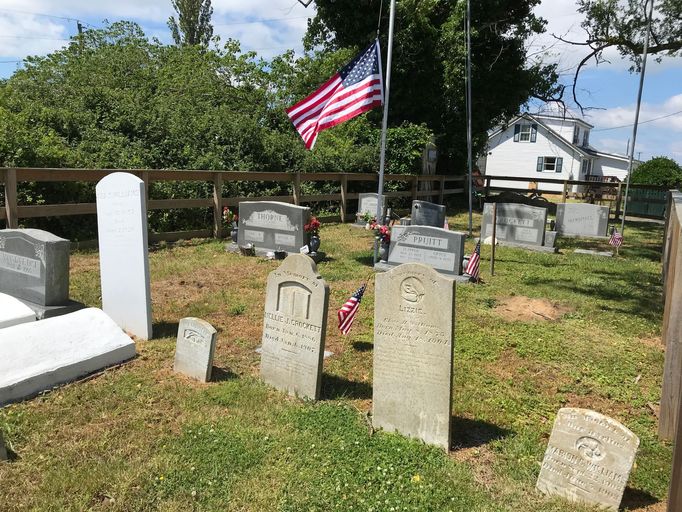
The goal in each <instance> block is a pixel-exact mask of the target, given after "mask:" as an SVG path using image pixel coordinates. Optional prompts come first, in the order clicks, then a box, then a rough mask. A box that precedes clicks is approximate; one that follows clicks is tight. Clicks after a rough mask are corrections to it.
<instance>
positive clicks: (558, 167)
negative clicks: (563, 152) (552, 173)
mask: <svg viewBox="0 0 682 512" xmlns="http://www.w3.org/2000/svg"><path fill="white" fill-rule="evenodd" d="M563 164H564V159H563V158H561V157H558V158H557V159H556V172H561V166H562V165H563Z"/></svg>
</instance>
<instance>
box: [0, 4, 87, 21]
mask: <svg viewBox="0 0 682 512" xmlns="http://www.w3.org/2000/svg"><path fill="white" fill-rule="evenodd" d="M0 11H5V12H15V13H17V14H30V15H32V16H44V17H46V18H55V19H57V20H67V21H78V20H77V19H76V18H67V17H66V16H55V15H53V14H45V13H42V12H31V11H18V10H16V9H5V8H4V7H2V8H0Z"/></svg>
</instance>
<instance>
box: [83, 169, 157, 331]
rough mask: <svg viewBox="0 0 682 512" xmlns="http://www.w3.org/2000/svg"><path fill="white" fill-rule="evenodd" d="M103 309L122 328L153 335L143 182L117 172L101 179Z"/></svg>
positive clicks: (98, 204)
mask: <svg viewBox="0 0 682 512" xmlns="http://www.w3.org/2000/svg"><path fill="white" fill-rule="evenodd" d="M96 192H97V229H98V239H99V263H100V274H101V281H102V309H103V310H104V312H105V313H107V314H108V315H109V316H110V317H111V318H112V319H113V320H114V321H115V322H116V323H117V324H118V325H119V326H120V327H121V328H122V329H124V330H126V331H129V332H131V333H132V334H134V335H135V336H137V337H138V338H141V339H143V340H146V339H149V338H151V337H152V305H151V290H150V281H149V254H148V245H147V206H146V196H145V187H144V182H143V181H142V180H141V179H140V178H138V177H137V176H134V175H132V174H128V173H124V172H115V173H112V174H109V175H108V176H106V177H105V178H103V179H102V180H100V182H99V183H98V184H97V187H96Z"/></svg>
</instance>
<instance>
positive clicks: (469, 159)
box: [466, 0, 474, 236]
mask: <svg viewBox="0 0 682 512" xmlns="http://www.w3.org/2000/svg"><path fill="white" fill-rule="evenodd" d="M466 39H467V44H466V48H467V61H466V107H467V108H466V115H467V167H468V169H469V236H471V234H472V230H473V220H472V211H473V208H474V193H473V190H474V180H473V175H474V171H473V158H472V154H471V153H472V149H471V145H472V143H471V140H472V135H471V131H472V130H471V116H472V114H471V0H467V17H466Z"/></svg>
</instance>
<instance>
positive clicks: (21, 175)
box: [0, 168, 465, 241]
mask: <svg viewBox="0 0 682 512" xmlns="http://www.w3.org/2000/svg"><path fill="white" fill-rule="evenodd" d="M113 172H128V173H131V174H134V175H136V176H138V177H139V178H140V179H142V180H143V181H144V182H145V186H146V190H147V209H148V210H169V209H183V208H212V209H213V226H211V227H210V228H207V229H200V230H194V231H183V232H173V233H153V234H151V235H150V239H151V240H153V241H160V240H167V241H171V240H179V239H183V238H207V237H211V236H213V237H216V238H222V236H223V227H222V224H223V221H222V210H223V207H225V206H237V205H238V204H239V202H240V201H282V202H287V203H293V204H296V205H301V204H306V203H312V202H318V201H330V202H337V203H338V204H339V218H340V220H341V221H342V222H345V221H347V220H349V219H351V218H354V215H352V214H350V213H349V212H348V201H351V200H353V199H357V198H358V193H357V192H356V193H351V192H349V191H348V186H349V183H352V182H377V181H378V176H377V174H375V173H337V172H327V173H291V172H238V171H206V170H181V171H173V170H147V169H121V170H116V169H34V168H0V182H2V183H3V184H4V191H5V204H4V208H2V209H0V221H2V220H4V221H5V224H6V226H7V227H8V228H16V227H18V225H19V219H25V218H35V217H59V216H66V215H86V214H95V213H97V204H96V203H62V204H41V205H21V204H18V201H17V186H18V184H19V183H21V182H97V181H99V180H101V179H102V178H103V177H105V176H106V175H108V174H111V173H113ZM385 180H386V182H402V183H405V184H409V185H410V190H405V191H398V192H386V193H385V195H386V196H387V197H389V198H391V197H409V198H412V199H419V198H424V197H429V198H435V199H436V200H437V201H438V202H439V203H442V202H443V201H444V199H445V197H446V196H450V195H453V194H463V193H464V190H465V189H464V186H463V182H464V181H465V178H464V177H463V176H443V175H431V176H414V175H409V174H387V175H386V176H385ZM173 181H174V182H197V181H203V182H208V183H211V184H212V188H213V193H212V196H211V197H206V198H198V199H197V198H192V199H189V198H185V199H151V200H150V199H149V186H150V184H151V183H154V182H173ZM229 182H286V183H289V184H290V187H291V188H290V190H291V194H290V195H284V196H258V197H223V185H224V184H226V183H229ZM304 182H333V183H338V184H339V188H340V191H339V192H338V193H333V194H315V195H303V194H302V192H301V184H302V183H304ZM420 183H431V184H432V185H436V186H435V187H433V186H432V187H431V188H432V190H420V186H419V185H420ZM453 185H454V186H453Z"/></svg>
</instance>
